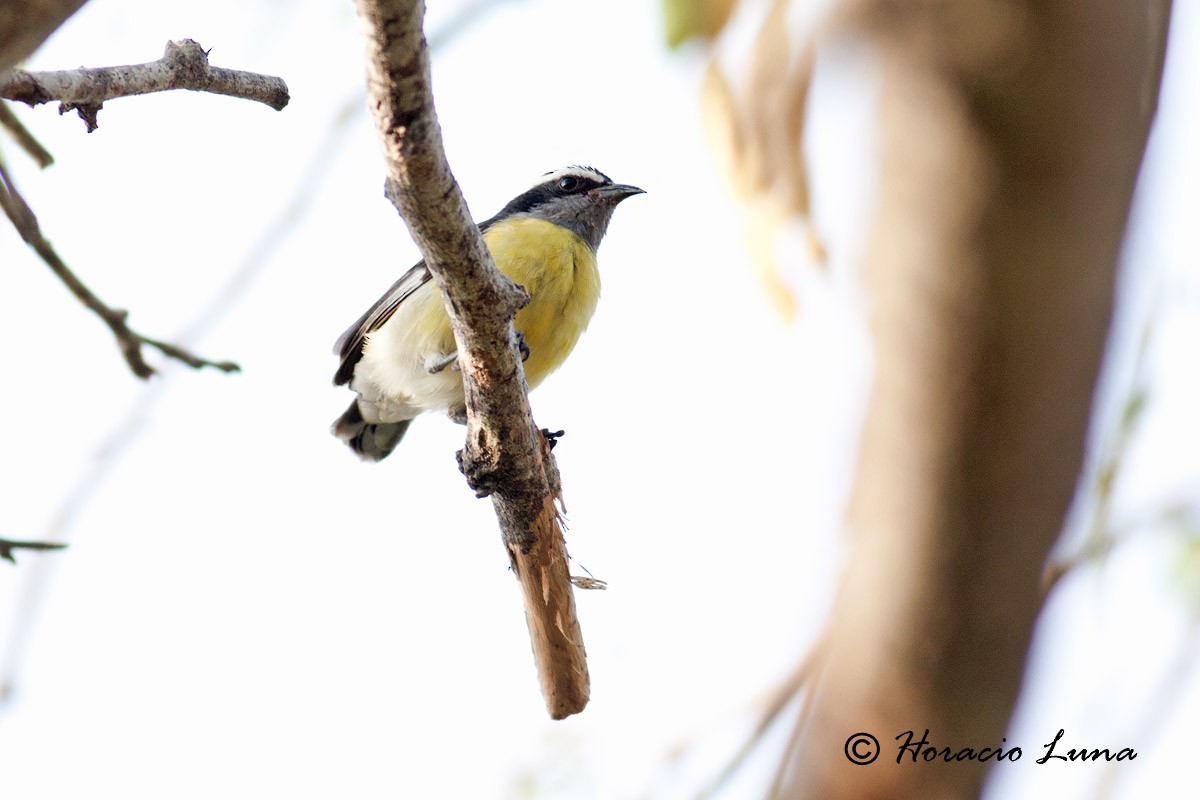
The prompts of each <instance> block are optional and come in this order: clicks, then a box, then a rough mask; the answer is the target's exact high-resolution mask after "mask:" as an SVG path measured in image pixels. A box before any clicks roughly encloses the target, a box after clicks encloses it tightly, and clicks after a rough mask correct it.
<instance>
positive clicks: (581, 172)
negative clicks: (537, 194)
mask: <svg viewBox="0 0 1200 800" xmlns="http://www.w3.org/2000/svg"><path fill="white" fill-rule="evenodd" d="M568 175H573V176H575V177H576V178H585V179H587V180H591V181H596V182H598V183H612V180H611V179H610V178H609V177H608V176H607V175H605V174H604V173H603V172H601V171H600V170H598V169H593V168H592V167H580V166H571V167H563V168H562V169H556V170H554V171H553V172H547V173H546V174H545V175H543V176H542V177H541V178H540V179H538V182H537V183H535V184H534V185H533V186H541V185H542V184H546V183H555V182H556V181H558V179H559V178H565V177H566V176H568ZM533 186H531V187H529V188H531V189H532V188H533Z"/></svg>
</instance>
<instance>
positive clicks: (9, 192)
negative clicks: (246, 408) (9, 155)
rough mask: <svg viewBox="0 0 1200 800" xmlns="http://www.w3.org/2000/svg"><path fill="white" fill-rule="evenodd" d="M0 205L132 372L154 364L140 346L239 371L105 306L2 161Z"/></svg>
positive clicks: (149, 370)
mask: <svg viewBox="0 0 1200 800" xmlns="http://www.w3.org/2000/svg"><path fill="white" fill-rule="evenodd" d="M0 209H2V210H3V211H4V213H5V215H6V216H7V217H8V218H9V220H10V221H11V222H12V224H13V227H15V228H16V229H17V232H18V233H20V234H21V238H22V239H24V240H25V243H26V244H28V245H29V246H30V247H32V248H33V250H34V252H36V253H37V254H38V255H39V256H41V258H42V260H43V261H45V262H46V265H47V266H49V267H50V269H51V271H53V272H54V274H55V275H57V276H58V279H59V280H61V281H62V282H63V284H64V285H65V286H66V287H67V288H68V289H70V290H71V294H73V295H75V297H76V298H78V299H79V302H81V303H83V304H84V305H85V306H86V307H87V308H89V309H91V310H92V311H93V312H95V314H96V316H98V317H100V319H101V320H103V321H104V324H105V325H107V326H108V328H109V330H111V331H112V333H113V336H115V337H116V339H117V346H118V347H120V348H121V355H123V356H125V361H126V363H128V364H129V368H130V369H131V370H133V374H134V375H137V376H138V377H139V378H142V379H146V378H149V377H150V376H151V375H153V374H154V368H153V367H151V366H150V365H149V364H148V363H146V359H145V358H144V357H143V355H142V347H143V346H149V347H153V348H154V349H156V350H158V351H159V352H161V353H162V354H163V355H165V356H167V357H168V358H173V359H175V360H177V361H182V362H183V363H184V364H187V365H188V366H189V367H192V368H193V369H200V368H201V367H214V368H216V369H219V370H221V371H222V372H237V371H238V369H239V368H238V365H237V364H234V363H233V362H232V361H209V360H207V359H204V358H200V357H199V356H196V355H193V354H192V353H189V352H188V351H186V350H184V349H182V348H179V347H176V346H175V345H173V344H168V343H167V342H161V341H159V340H157V339H151V338H149V337H147V336H143V335H142V334H140V333H137V332H136V331H134V330H133V329H132V328H130V327H129V325H128V323H127V322H126V319H127V317H128V316H129V312H128V311H125V310H124V309H120V308H111V307H110V306H108V305H107V304H106V303H105V302H104V301H103V300H101V299H100V298H99V297H97V296H96V294H95V293H94V292H93V291H92V290H91V289H89V288H88V287H87V284H85V283H84V282H83V281H81V280H80V279H79V277H78V276H77V275H76V274H75V273H74V272H72V271H71V268H70V267H68V266H67V265H66V263H65V262H64V261H63V260H62V259H61V258H60V257H59V255H58V253H57V252H55V250H54V247H53V245H51V244H50V242H48V241H47V240H46V237H45V236H43V235H42V230H41V226H40V225H38V220H37V216H35V215H34V213H33V209H31V208H30V207H29V205H28V204H27V203H26V202H25V199H24V198H23V197H21V195H20V194H18V192H17V189H16V187H15V186H14V185H13V182H12V179H11V178H10V177H9V175H8V171H7V170H5V169H4V165H3V164H0Z"/></svg>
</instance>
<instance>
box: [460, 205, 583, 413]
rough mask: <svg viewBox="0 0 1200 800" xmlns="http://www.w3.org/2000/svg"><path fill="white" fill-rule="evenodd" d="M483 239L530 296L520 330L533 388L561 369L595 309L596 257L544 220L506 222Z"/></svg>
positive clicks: (501, 267) (520, 316)
mask: <svg viewBox="0 0 1200 800" xmlns="http://www.w3.org/2000/svg"><path fill="white" fill-rule="evenodd" d="M483 238H484V241H485V242H487V246H488V250H490V251H491V253H492V259H493V260H494V261H495V262H496V266H497V268H499V270H500V271H501V272H503V273H504V274H505V275H507V276H508V277H510V278H512V279H513V281H515V282H516V283H519V284H521V285H522V286H524V287H525V289H526V290H527V291H528V292H529V295H530V301H529V305H527V306H525V308H523V309H521V310H520V311H518V312H517V319H516V326H517V330H519V331H521V332H522V333H523V334H525V343H526V344H527V345H529V351H530V354H529V360H528V361H526V362H525V377H526V379H527V380H528V381H529V388H530V389H533V388H535V387H536V386H537V385H538V384H540V383H541V382H542V381H543V380H544V379H545V378H546V376H547V375H549V374H550V373H551V372H553V371H554V370H556V369H558V368H559V367H560V366H562V363H563V361H565V360H566V358H567V356H568V355H570V354H571V350H573V349H574V348H575V343H576V342H578V341H579V337H580V335H581V334H582V333H583V332H584V330H586V329H587V326H588V323H589V322H590V321H591V319H592V314H594V313H595V311H596V303H597V302H598V301H599V299H600V273H599V271H598V270H597V269H596V256H595V254H594V253H593V252H592V251H591V249H590V248H588V246H587V245H586V244H584V243H583V241H582V240H581V239H580V238H579V237H578V236H576V235H575V234H573V233H571V232H570V231H568V230H567V229H566V228H562V227H559V226H558V225H555V224H553V223H550V222H546V221H545V220H540V219H530V218H516V219H510V220H504V221H501V222H498V223H496V224H494V225H492V226H491V227H490V228H488V229H487V230H486V231H485V232H484V235H483Z"/></svg>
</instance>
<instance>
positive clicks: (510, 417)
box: [356, 0, 590, 719]
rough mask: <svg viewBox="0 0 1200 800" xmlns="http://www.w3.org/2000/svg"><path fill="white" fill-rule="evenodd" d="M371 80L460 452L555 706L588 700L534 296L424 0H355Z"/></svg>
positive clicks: (390, 188)
mask: <svg viewBox="0 0 1200 800" xmlns="http://www.w3.org/2000/svg"><path fill="white" fill-rule="evenodd" d="M356 5H357V8H358V13H359V16H360V17H361V18H362V20H363V23H364V32H365V34H366V49H367V91H368V94H369V96H370V102H369V106H370V108H371V109H372V111H373V113H374V116H375V121H376V126H377V127H378V129H379V134H380V141H381V143H382V144H383V147H384V157H385V165H386V172H387V195H388V197H389V199H390V200H391V201H392V203H393V204H394V205H395V206H396V208H397V210H399V212H400V214H401V215H402V216H403V217H404V220H405V222H406V223H407V224H408V227H409V231H410V232H411V233H412V235H413V239H414V240H415V241H416V243H417V246H418V247H419V248H420V249H421V252H422V254H423V255H424V256H425V262H426V264H427V265H428V266H429V269H430V271H431V272H432V273H433V277H434V280H435V281H436V283H437V286H438V288H439V289H440V290H441V292H442V295H443V296H444V297H445V299H446V309H447V312H448V313H449V315H450V320H451V325H452V327H453V329H454V336H455V341H456V343H457V350H458V353H459V364H460V365H461V367H462V375H463V387H464V390H465V393H466V401H467V444H466V446H465V447H464V448H463V450H462V451H460V453H459V463H460V466H461V467H462V469H463V472H464V474H466V475H467V477H468V481H469V482H470V484H471V486H472V488H474V489H475V490H476V493H477V494H479V495H480V496H485V495H490V496H491V497H492V502H493V505H494V507H495V509H496V515H497V517H498V519H499V521H500V528H501V531H502V534H503V537H504V543H505V547H506V548H507V550H508V553H509V558H510V560H511V564H512V567H513V570H514V572H515V573H516V575H517V579H518V580H519V581H520V582H521V588H522V594H523V596H524V599H525V619H526V622H527V623H528V625H529V633H530V638H531V640H532V644H533V652H534V661H535V662H536V664H537V667H538V676H539V678H540V681H541V687H542V695H543V697H544V698H545V701H546V707H547V709H548V711H549V712H550V716H551V717H553V718H554V719H562V718H563V717H566V716H569V715H571V714H577V713H579V712H580V711H582V710H583V708H584V707H585V706H586V705H587V701H588V695H589V691H590V690H589V680H588V672H587V659H586V655H585V653H584V647H583V635H582V632H581V631H580V627H579V619H578V616H577V614H576V612H575V598H574V593H573V591H572V587H571V581H570V574H569V572H568V570H567V555H566V546H565V544H564V542H563V536H562V528H561V526H560V524H559V519H558V510H557V508H556V505H555V502H556V500H557V498H558V495H557V492H556V491H554V490H552V488H551V483H550V480H549V478H548V476H547V468H546V464H547V462H548V461H550V460H551V456H550V453H549V449H548V448H547V447H546V444H545V440H544V439H543V438H542V437H541V435H540V434H539V433H538V428H537V426H536V425H535V424H534V422H533V417H532V415H531V413H530V409H529V399H528V396H527V389H526V385H525V379H524V372H523V370H522V368H521V360H520V358H519V357H518V356H517V348H516V339H515V335H514V333H513V327H512V320H513V316H514V314H515V313H516V311H517V309H518V308H519V307H520V306H521V305H523V304H524V303H525V302H527V295H526V294H525V293H524V291H522V290H521V289H520V288H519V287H517V286H516V285H515V284H513V283H512V281H510V280H508V279H507V278H505V277H504V276H503V275H501V274H500V272H499V271H497V270H496V267H495V264H493V263H492V259H491V256H490V254H489V253H488V250H487V248H486V247H485V246H484V243H483V237H482V236H481V235H480V233H479V229H478V228H477V227H476V226H475V224H474V222H473V221H472V220H471V217H470V214H469V213H468V211H467V207H466V203H465V202H464V201H463V198H462V192H461V191H460V190H459V188H458V184H457V183H456V182H455V180H454V176H453V175H451V174H450V167H449V165H448V164H447V163H446V155H445V152H444V149H443V147H442V138H441V129H440V127H439V125H438V120H437V116H436V114H435V113H434V110H433V92H432V85H431V79H430V69H429V52H428V47H427V45H426V43H425V36H424V33H423V31H422V25H421V21H422V17H423V16H424V10H425V7H424V3H423V2H420V0H357V3H356Z"/></svg>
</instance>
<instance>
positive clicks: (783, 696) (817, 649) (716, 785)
mask: <svg viewBox="0 0 1200 800" xmlns="http://www.w3.org/2000/svg"><path fill="white" fill-rule="evenodd" d="M825 639H826V637H822V638H821V639H820V640H818V641H817V642H816V643H815V644H813V646H812V647H811V648H809V651H808V653H806V654H805V656H804V658H802V659H801V660H800V662H799V663H798V664H797V665H796V666H795V668H794V669H793V670H792V672H791V674H790V675H788V676H787V677H786V678H784V680H783V681H782V682H780V684H779V685H778V686H776V687H775V689H774V691H772V692H771V695H770V697H768V698H767V701H766V703H765V704H764V707H763V710H762V713H761V714H760V715H759V717H758V722H757V723H756V724H755V726H754V730H752V731H751V732H750V735H749V736H748V737H746V741H745V742H744V743H743V744H742V746H741V747H740V748H738V751H737V752H736V753H734V754H733V757H732V758H730V759H729V762H728V763H727V764H726V765H725V766H724V768H722V770H721V771H720V772H718V773H717V774H716V775H715V776H714V777H713V778H712V779H711V780H710V781H709V782H708V783H707V784H706V785H705V786H703V787H702V788H701V789H700V791H699V792H698V793H697V794H696V800H708V798H711V797H714V796H716V794H717V792H718V791H720V790H721V788H722V787H723V786H724V785H725V784H726V783H727V782H728V781H729V779H730V778H731V777H733V774H734V773H735V772H737V771H738V769H740V768H741V766H742V765H743V764H744V763H746V759H747V758H749V757H750V755H751V754H753V753H754V751H755V750H756V749H757V748H758V747H759V746H760V745H761V744H762V740H763V737H764V736H765V735H766V733H767V731H768V730H770V729H771V726H773V725H774V724H775V722H776V721H777V720H778V719H779V717H780V715H781V714H782V713H783V710H784V709H785V708H787V707H788V705H789V704H791V702H792V701H793V700H795V699H796V697H797V696H798V695H799V694H800V693H801V692H802V691H803V690H804V688H805V687H806V686H808V685H809V684H810V683H811V682H812V679H813V676H814V675H815V674H816V673H817V672H818V671H819V667H820V661H821V658H822V657H823V656H824V649H825ZM793 735H794V733H793ZM781 763H786V759H784V760H781ZM769 796H770V795H768V797H769Z"/></svg>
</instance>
